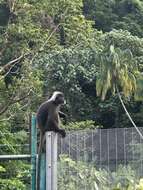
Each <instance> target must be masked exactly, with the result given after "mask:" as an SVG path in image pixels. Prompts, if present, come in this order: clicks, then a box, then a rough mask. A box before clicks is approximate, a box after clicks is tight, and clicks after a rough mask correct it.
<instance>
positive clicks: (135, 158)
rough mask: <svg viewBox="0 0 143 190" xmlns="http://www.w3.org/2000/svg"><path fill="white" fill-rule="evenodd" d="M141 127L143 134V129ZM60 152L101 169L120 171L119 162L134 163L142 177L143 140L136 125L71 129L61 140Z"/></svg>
mask: <svg viewBox="0 0 143 190" xmlns="http://www.w3.org/2000/svg"><path fill="white" fill-rule="evenodd" d="M139 130H140V132H141V133H142V134H143V128H139ZM58 152H59V155H63V154H64V155H68V157H69V158H71V159H72V160H74V161H76V162H77V161H81V162H84V163H88V164H94V165H95V166H96V168H97V169H106V170H107V171H115V172H116V171H117V170H118V167H119V165H122V166H127V165H130V166H131V167H132V168H133V169H134V170H135V172H136V173H137V174H138V175H139V176H141V175H142V173H143V140H142V139H141V138H140V136H139V135H138V133H137V132H136V130H135V129H134V128H114V129H96V130H85V131H78V132H77V131H76V132H69V133H68V135H67V137H66V138H65V139H59V150H58Z"/></svg>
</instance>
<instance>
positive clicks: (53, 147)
mask: <svg viewBox="0 0 143 190" xmlns="http://www.w3.org/2000/svg"><path fill="white" fill-rule="evenodd" d="M46 190H57V134H56V133H54V132H46Z"/></svg>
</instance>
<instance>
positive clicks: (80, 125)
mask: <svg viewBox="0 0 143 190" xmlns="http://www.w3.org/2000/svg"><path fill="white" fill-rule="evenodd" d="M99 127H101V126H98V125H96V124H95V121H90V120H86V121H81V122H70V123H69V124H68V125H66V126H65V129H67V130H68V131H72V130H73V131H77V130H84V129H97V128H99Z"/></svg>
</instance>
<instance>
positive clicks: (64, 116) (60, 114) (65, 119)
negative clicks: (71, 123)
mask: <svg viewBox="0 0 143 190" xmlns="http://www.w3.org/2000/svg"><path fill="white" fill-rule="evenodd" d="M58 113H59V116H60V117H61V118H63V119H64V121H65V124H66V123H67V115H66V114H65V113H63V112H61V111H59V112H58Z"/></svg>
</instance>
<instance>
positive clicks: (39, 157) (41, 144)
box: [36, 133, 44, 190]
mask: <svg viewBox="0 0 143 190" xmlns="http://www.w3.org/2000/svg"><path fill="white" fill-rule="evenodd" d="M43 139H44V133H40V143H39V148H38V159H37V172H36V190H40V163H41V153H42V147H43Z"/></svg>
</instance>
